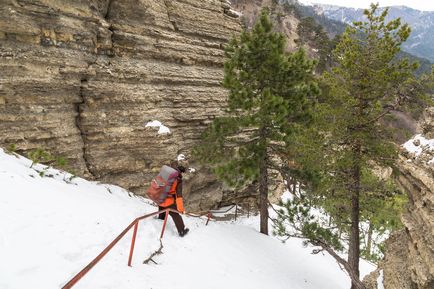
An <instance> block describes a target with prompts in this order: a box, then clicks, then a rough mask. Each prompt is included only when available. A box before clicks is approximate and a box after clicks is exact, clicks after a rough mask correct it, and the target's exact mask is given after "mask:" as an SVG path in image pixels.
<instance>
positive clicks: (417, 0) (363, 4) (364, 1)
mask: <svg viewBox="0 0 434 289" xmlns="http://www.w3.org/2000/svg"><path fill="white" fill-rule="evenodd" d="M299 1H300V2H301V3H304V4H310V3H322V4H333V5H338V6H344V7H354V8H369V5H370V4H371V3H372V2H374V3H377V2H379V3H380V6H381V7H383V6H399V5H404V6H408V7H411V8H414V9H418V10H422V11H434V0H353V1H348V0H299Z"/></svg>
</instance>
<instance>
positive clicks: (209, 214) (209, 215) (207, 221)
mask: <svg viewBox="0 0 434 289" xmlns="http://www.w3.org/2000/svg"><path fill="white" fill-rule="evenodd" d="M211 216H212V214H211V212H208V220H206V224H205V226H208V223H209V219H211Z"/></svg>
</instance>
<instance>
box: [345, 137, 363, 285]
mask: <svg viewBox="0 0 434 289" xmlns="http://www.w3.org/2000/svg"><path fill="white" fill-rule="evenodd" d="M360 177H361V175H360V145H357V146H356V148H355V160H354V167H353V176H352V181H353V184H352V189H351V233H350V243H349V248H348V263H349V265H350V267H351V270H353V273H354V275H355V276H357V277H358V278H360V272H359V259H360V229H359V222H360V204H359V198H360ZM357 288H359V286H357V284H355V282H354V281H352V282H351V289H357Z"/></svg>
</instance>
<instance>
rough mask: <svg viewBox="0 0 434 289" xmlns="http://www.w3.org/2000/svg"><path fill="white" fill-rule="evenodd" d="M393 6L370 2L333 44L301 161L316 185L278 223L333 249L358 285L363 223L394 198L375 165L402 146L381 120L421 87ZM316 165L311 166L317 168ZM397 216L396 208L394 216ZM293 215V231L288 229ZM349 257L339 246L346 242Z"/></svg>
mask: <svg viewBox="0 0 434 289" xmlns="http://www.w3.org/2000/svg"><path fill="white" fill-rule="evenodd" d="M387 13H388V10H387V9H386V10H384V11H383V12H382V13H378V4H377V5H374V4H372V5H371V9H370V10H365V13H364V14H365V17H366V21H364V22H355V23H354V25H353V26H352V27H348V28H347V29H346V31H345V33H344V34H343V35H342V37H341V39H340V41H339V43H338V44H337V46H336V49H335V50H334V61H335V63H336V66H335V67H334V68H333V69H332V71H330V72H327V73H324V75H323V80H324V83H323V86H324V89H323V93H322V95H321V96H320V98H319V101H320V104H319V105H318V106H317V109H316V113H315V118H316V125H317V127H316V128H315V130H313V133H314V134H313V135H315V137H312V135H310V134H309V133H306V135H305V136H304V139H303V138H301V141H302V142H303V143H304V146H303V148H302V149H300V151H299V152H298V157H299V162H300V163H301V164H302V165H303V168H305V170H306V171H310V172H311V176H310V177H314V178H313V179H314V181H315V183H314V186H313V188H311V189H312V190H311V191H310V192H309V193H307V194H306V196H301V197H299V198H294V199H293V200H292V201H290V202H288V203H287V204H285V210H281V211H280V214H279V218H278V222H277V224H276V232H277V233H278V234H279V235H281V236H297V237H305V238H307V240H308V242H310V243H311V244H313V245H315V246H319V247H320V249H318V250H316V252H319V251H321V250H325V251H327V252H328V253H330V255H331V256H333V257H334V258H335V259H336V260H337V261H338V263H339V264H340V265H341V266H342V267H343V268H344V269H345V270H346V271H347V273H348V274H349V276H350V278H351V281H352V285H351V288H352V289H356V288H357V289H360V288H364V285H363V283H362V282H361V281H360V277H359V276H360V274H359V259H360V235H361V232H360V223H361V221H362V220H364V219H365V220H366V219H369V220H370V221H375V219H374V218H373V217H372V216H375V215H376V214H382V213H381V210H382V209H383V208H382V207H383V205H385V204H390V202H392V200H393V199H394V198H396V191H395V190H394V189H393V186H390V184H388V183H387V182H384V181H383V180H381V179H380V178H379V177H378V175H377V174H376V173H375V169H374V168H375V167H393V165H394V162H395V160H396V157H397V146H396V145H395V144H394V143H393V142H392V141H391V135H390V133H389V132H388V130H387V129H386V128H385V127H384V126H383V125H381V120H382V119H383V118H384V117H386V116H388V115H389V114H390V113H391V112H392V111H393V110H396V109H399V108H400V107H402V105H403V104H404V103H406V102H410V101H412V97H414V98H417V97H419V96H420V95H419V94H420V93H421V90H422V87H421V85H420V84H419V82H418V81H417V80H416V79H415V77H414V71H415V70H416V69H417V64H414V63H409V61H408V60H407V59H399V60H398V59H397V58H396V56H397V54H398V52H399V51H400V46H401V44H402V43H403V42H404V41H405V40H406V39H407V38H408V36H409V34H410V28H409V26H408V25H406V24H401V22H400V19H396V20H392V21H390V22H388V23H385V18H386V16H387ZM312 172H313V173H312ZM318 206H319V207H321V208H322V209H323V210H325V212H326V213H327V214H328V215H329V216H330V218H331V219H330V220H328V221H326V220H321V219H320V218H318V216H315V215H314V214H312V213H311V210H310V209H311V207H318ZM394 218H395V219H397V218H396V216H392V217H391V218H389V219H390V220H393V219H394ZM287 222H289V223H291V224H292V225H293V226H294V231H292V232H291V231H290V232H288V228H287V227H286V226H285V224H286V223H287ZM342 239H346V240H345V241H347V242H345V243H347V247H348V259H347V260H345V259H344V258H342V257H341V256H340V255H339V254H338V253H337V252H338V251H339V250H342V249H343V248H344V247H346V246H345V245H344V244H343V243H342Z"/></svg>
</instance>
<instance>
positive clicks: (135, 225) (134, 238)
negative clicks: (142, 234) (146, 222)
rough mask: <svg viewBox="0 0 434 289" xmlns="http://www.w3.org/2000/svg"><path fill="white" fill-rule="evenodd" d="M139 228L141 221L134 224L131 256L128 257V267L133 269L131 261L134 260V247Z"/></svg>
mask: <svg viewBox="0 0 434 289" xmlns="http://www.w3.org/2000/svg"><path fill="white" fill-rule="evenodd" d="M138 227H139V221H136V223H135V224H134V232H133V238H132V239H131V247H130V256H129V257H128V266H130V267H131V261H132V260H133V252H134V245H135V244H136V235H137V228H138Z"/></svg>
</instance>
